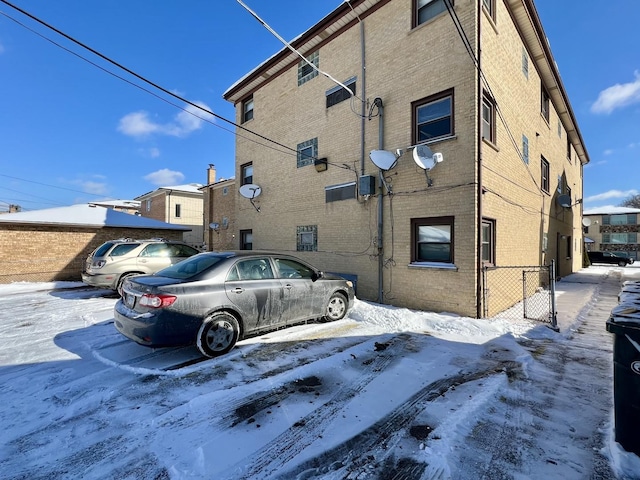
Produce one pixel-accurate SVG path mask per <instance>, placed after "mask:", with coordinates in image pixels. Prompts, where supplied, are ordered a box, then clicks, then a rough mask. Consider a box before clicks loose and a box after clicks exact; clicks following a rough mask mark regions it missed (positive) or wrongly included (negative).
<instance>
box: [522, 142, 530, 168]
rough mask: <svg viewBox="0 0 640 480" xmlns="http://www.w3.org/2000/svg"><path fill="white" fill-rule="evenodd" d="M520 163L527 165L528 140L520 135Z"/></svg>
mask: <svg viewBox="0 0 640 480" xmlns="http://www.w3.org/2000/svg"><path fill="white" fill-rule="evenodd" d="M522 161H523V162H524V163H526V164H527V165H529V139H528V138H527V136H526V135H522Z"/></svg>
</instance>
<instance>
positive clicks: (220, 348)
mask: <svg viewBox="0 0 640 480" xmlns="http://www.w3.org/2000/svg"><path fill="white" fill-rule="evenodd" d="M239 336H240V325H239V324H238V320H237V319H236V317H234V316H233V315H232V314H230V313H228V312H217V313H214V314H212V315H210V316H208V317H207V318H206V319H205V320H204V322H202V325H201V326H200V330H199V331H198V338H197V341H196V345H197V346H198V350H200V353H202V354H203V355H204V356H205V357H210V358H212V357H217V356H220V355H224V354H225V353H227V352H229V351H230V350H231V349H232V348H233V347H234V346H235V344H236V342H237V341H238V337H239Z"/></svg>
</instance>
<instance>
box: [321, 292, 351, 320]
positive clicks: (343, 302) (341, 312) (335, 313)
mask: <svg viewBox="0 0 640 480" xmlns="http://www.w3.org/2000/svg"><path fill="white" fill-rule="evenodd" d="M346 314H347V299H346V297H345V296H344V295H343V294H341V293H337V292H336V293H334V294H333V295H331V298H330V299H329V303H327V307H326V308H325V313H324V317H322V319H323V320H324V321H326V322H335V321H336V320H342V319H343V318H344V316H345V315H346Z"/></svg>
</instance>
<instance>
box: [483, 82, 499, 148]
mask: <svg viewBox="0 0 640 480" xmlns="http://www.w3.org/2000/svg"><path fill="white" fill-rule="evenodd" d="M482 138H483V139H485V140H487V141H488V142H491V143H493V144H495V143H496V104H495V102H494V101H493V99H492V98H491V97H489V96H488V95H487V94H486V93H485V94H484V96H483V97H482Z"/></svg>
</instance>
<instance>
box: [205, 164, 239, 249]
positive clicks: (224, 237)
mask: <svg viewBox="0 0 640 480" xmlns="http://www.w3.org/2000/svg"><path fill="white" fill-rule="evenodd" d="M200 190H202V193H203V195H204V239H205V243H206V249H207V251H225V250H235V249H237V248H238V242H237V240H236V212H235V207H236V195H237V192H236V182H235V179H233V178H230V179H229V178H228V179H220V180H216V169H215V166H214V165H209V169H208V170H207V184H206V185H205V186H204V187H202V188H200Z"/></svg>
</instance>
